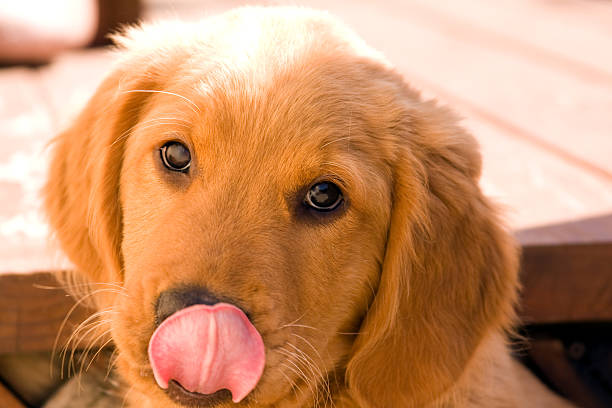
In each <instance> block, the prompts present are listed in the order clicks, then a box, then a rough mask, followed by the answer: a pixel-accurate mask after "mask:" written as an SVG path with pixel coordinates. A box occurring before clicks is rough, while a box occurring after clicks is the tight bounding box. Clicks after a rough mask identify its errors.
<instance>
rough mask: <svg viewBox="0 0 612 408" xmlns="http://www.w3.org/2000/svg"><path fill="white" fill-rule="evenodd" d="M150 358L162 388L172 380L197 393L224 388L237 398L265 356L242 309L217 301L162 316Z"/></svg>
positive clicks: (243, 394) (247, 388)
mask: <svg viewBox="0 0 612 408" xmlns="http://www.w3.org/2000/svg"><path fill="white" fill-rule="evenodd" d="M149 360H150V362H151V367H152V368H153V374H154V375H155V380H156V381H157V384H159V386H160V387H162V388H168V381H170V380H175V381H177V382H178V383H180V384H181V386H182V387H183V388H185V389H186V390H187V391H191V392H197V393H200V394H212V393H214V392H216V391H219V390H221V389H223V388H226V389H228V390H229V391H230V392H231V393H232V400H233V401H234V402H240V401H241V400H242V399H243V398H244V397H246V396H247V395H248V394H249V392H251V390H253V388H255V386H256V385H257V382H258V381H259V378H260V377H261V374H262V372H263V368H264V364H265V354H264V345H263V341H262V339H261V336H260V335H259V333H258V332H257V329H256V328H255V327H254V326H253V325H252V324H251V322H249V319H248V318H247V317H246V315H245V314H244V313H243V312H242V310H240V309H238V308H237V307H235V306H232V305H229V304H227V303H217V304H216V305H214V306H208V305H194V306H190V307H187V308H185V309H182V310H180V311H178V312H176V313H175V314H173V315H172V316H170V317H169V318H167V319H166V320H164V321H163V322H162V324H160V325H159V327H158V328H157V330H155V333H153V336H151V340H150V341H149Z"/></svg>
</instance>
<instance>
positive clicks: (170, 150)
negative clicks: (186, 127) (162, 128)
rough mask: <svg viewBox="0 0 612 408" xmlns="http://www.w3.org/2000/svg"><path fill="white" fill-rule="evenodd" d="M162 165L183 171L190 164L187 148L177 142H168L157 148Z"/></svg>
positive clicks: (189, 154)
mask: <svg viewBox="0 0 612 408" xmlns="http://www.w3.org/2000/svg"><path fill="white" fill-rule="evenodd" d="M159 152H160V154H161V158H162V161H163V162H164V166H166V167H167V168H168V169H170V170H172V171H182V172H185V171H187V169H189V166H190V165H191V153H189V149H187V147H186V146H185V145H184V144H182V143H179V142H168V143H166V144H165V145H163V146H162V147H161V149H159Z"/></svg>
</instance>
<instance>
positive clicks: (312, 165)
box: [113, 59, 391, 404]
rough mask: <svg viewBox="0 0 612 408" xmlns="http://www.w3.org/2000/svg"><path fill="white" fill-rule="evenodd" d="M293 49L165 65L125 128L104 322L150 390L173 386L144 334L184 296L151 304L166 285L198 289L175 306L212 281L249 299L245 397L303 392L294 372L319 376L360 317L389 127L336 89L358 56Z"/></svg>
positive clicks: (386, 186)
mask: <svg viewBox="0 0 612 408" xmlns="http://www.w3.org/2000/svg"><path fill="white" fill-rule="evenodd" d="M303 63H304V66H303V67H293V68H292V69H290V70H287V72H284V73H279V74H278V78H277V79H276V81H274V82H271V83H258V82H257V81H256V80H255V81H254V80H249V79H248V78H245V77H246V76H245V75H244V74H239V73H236V72H230V73H229V76H230V77H231V79H232V82H231V85H227V83H219V82H216V81H215V80H214V79H209V78H214V77H215V75H214V74H212V73H210V72H209V73H208V75H204V74H203V75H202V76H201V80H200V82H196V83H194V82H193V81H191V80H188V81H185V80H181V79H177V78H169V79H168V85H167V87H166V88H164V89H161V91H164V93H157V94H155V95H152V96H151V97H150V99H149V102H148V105H147V107H146V110H145V111H144V112H143V115H142V117H141V119H140V120H139V122H138V124H137V125H136V126H135V127H134V129H133V131H132V132H131V134H130V136H129V139H128V140H127V142H126V143H127V144H126V148H125V156H124V162H123V168H122V171H121V178H120V180H121V181H120V185H121V188H120V191H121V197H120V200H121V207H122V212H123V240H122V254H123V261H124V274H125V281H124V287H125V289H126V293H127V294H129V295H128V296H124V297H119V298H118V301H119V303H118V305H117V311H118V314H117V317H116V318H115V321H114V322H113V326H114V331H113V336H114V339H115V341H116V343H117V345H118V346H119V348H120V350H121V351H122V353H121V359H122V361H121V362H120V364H121V366H122V367H123V369H124V370H126V371H128V372H129V373H130V374H129V378H130V379H131V380H132V381H134V383H135V385H136V386H137V387H138V389H140V390H142V391H144V392H145V393H147V394H148V395H155V396H156V397H155V400H157V401H165V400H168V398H167V397H166V396H165V395H164V392H162V391H161V390H160V389H159V388H158V387H157V385H156V384H155V381H154V378H153V376H152V373H151V369H150V366H149V360H148V356H147V346H148V343H149V339H150V338H151V335H152V334H153V332H154V330H155V328H156V324H157V323H159V322H160V321H161V320H163V318H164V317H167V315H169V314H170V313H172V312H175V311H178V307H176V308H175V309H174V310H160V308H164V306H163V305H160V297H162V298H163V299H166V298H168V297H176V299H175V300H173V301H172V302H174V303H176V302H178V303H181V302H182V300H181V299H182V298H184V297H185V296H190V295H186V294H185V292H188V293H193V292H198V291H199V292H200V293H202V297H203V299H200V300H198V299H197V298H196V299H194V300H192V301H187V303H186V304H182V306H189V305H190V304H192V303H196V302H199V301H201V302H205V301H206V299H204V298H206V297H210V298H211V299H212V300H210V303H214V301H215V300H218V301H223V302H225V303H230V304H233V305H235V306H237V307H239V308H240V309H242V310H243V311H244V312H245V313H246V315H247V316H248V317H249V318H250V320H251V322H252V323H253V325H254V326H255V327H256V329H257V330H258V331H259V333H260V334H261V336H262V338H263V342H264V345H265V355H266V362H265V370H264V373H263V376H262V378H261V380H260V381H259V384H258V386H257V388H256V389H255V391H254V392H253V393H252V395H251V396H250V397H249V398H250V400H252V401H257V402H259V403H261V404H272V403H275V402H277V401H279V400H285V401H288V400H291V399H294V398H303V391H302V394H300V393H299V392H297V391H294V390H293V389H292V387H293V388H295V387H297V388H305V389H306V391H307V393H308V392H309V391H308V386H309V385H310V386H311V387H317V388H318V385H317V383H318V382H320V381H327V380H329V379H328V378H326V377H327V373H329V375H333V374H332V373H331V372H333V370H334V367H338V366H340V365H341V362H342V360H343V359H346V357H347V355H348V352H349V349H350V346H351V344H352V342H353V340H354V337H355V334H356V332H357V331H358V330H359V325H360V322H361V319H362V317H363V315H364V314H365V311H366V309H367V307H368V305H369V304H370V302H371V299H372V296H373V293H374V288H375V287H376V286H377V283H378V277H379V274H380V265H381V262H382V259H383V256H384V248H385V241H386V240H385V236H386V233H387V229H388V222H389V215H390V209H391V175H390V170H389V168H388V165H386V164H385V162H384V160H385V159H388V157H385V155H387V154H389V152H385V151H384V147H382V148H381V149H380V150H379V151H375V152H372V151H371V146H373V145H376V144H378V142H379V141H377V140H375V139H374V136H372V135H378V136H377V137H379V138H380V137H384V134H385V129H382V128H376V127H375V126H374V127H373V126H370V125H368V123H367V122H366V121H367V118H368V117H371V116H373V115H375V112H367V113H366V112H362V110H363V107H362V106H360V105H361V104H363V102H362V101H359V100H355V98H354V96H353V95H351V94H347V93H346V90H347V89H350V88H352V87H358V86H359V85H358V81H357V79H358V78H355V76H357V77H360V76H365V75H366V73H365V72H360V71H362V68H358V67H357V68H356V67H350V65H351V63H353V64H357V61H356V60H355V61H341V60H337V61H334V60H333V59H329V60H327V61H326V63H327V64H331V66H335V67H336V69H337V70H338V72H340V74H334V76H332V75H330V73H329V72H328V73H326V72H325V70H324V69H321V68H320V67H317V66H316V64H317V61H312V60H311V61H309V60H305V61H303ZM326 66H327V67H329V66H330V65H326ZM307 67H308V68H309V69H308V70H307V69H306V68H307ZM345 69H346V70H349V72H350V71H354V73H352V74H348V73H347V72H346V71H344V73H342V72H343V70H345ZM281 76H282V78H281ZM364 79H365V78H364ZM166 92H167V93H166ZM178 95H180V96H178ZM368 97H370V98H374V99H375V98H377V97H379V96H378V95H369V96H368ZM375 103H376V102H375V101H369V102H368V104H369V105H373V104H375ZM383 108H384V107H383V106H379V107H377V110H379V111H380V112H379V113H380V114H382V110H383ZM377 122H378V121H375V122H374V123H377ZM192 297H193V296H192ZM160 314H161V315H163V316H161V318H160ZM186 352H188V351H186ZM332 380H333V379H332ZM332 386H333V385H332ZM306 398H309V397H306ZM175 399H176V398H175ZM217 400H220V399H217ZM168 401H169V400H168ZM226 402H227V401H226ZM220 403H221V404H222V403H223V401H222V400H220Z"/></svg>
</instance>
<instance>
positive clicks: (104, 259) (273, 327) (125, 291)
mask: <svg viewBox="0 0 612 408" xmlns="http://www.w3.org/2000/svg"><path fill="white" fill-rule="evenodd" d="M116 42H117V43H118V45H119V47H120V49H121V55H120V57H119V59H118V63H117V65H116V67H115V69H114V71H113V72H112V73H111V74H110V76H109V77H108V78H107V79H106V80H105V81H104V82H103V83H102V85H101V86H100V88H99V89H98V91H97V92H96V94H95V95H94V96H93V98H92V99H91V101H90V102H89V104H88V105H87V107H86V108H85V109H84V111H83V112H82V113H81V115H80V116H79V117H78V119H77V120H76V122H75V123H74V125H73V126H72V127H71V128H70V129H68V130H67V131H65V132H64V133H62V134H61V135H60V136H59V137H58V138H57V141H56V143H55V150H54V154H53V160H52V164H51V168H50V175H49V180H48V183H47V185H46V209H47V212H48V215H49V220H50V224H51V226H52V228H53V229H54V231H55V233H56V235H57V238H58V240H59V242H60V244H61V246H62V248H63V250H64V251H65V253H66V254H67V255H68V257H69V258H70V259H71V260H72V262H73V263H74V265H75V266H76V269H77V273H78V274H81V275H82V276H84V277H85V278H86V279H87V281H88V282H91V283H95V284H106V285H107V287H109V288H112V289H108V290H104V289H100V287H103V286H98V287H96V286H92V287H93V288H94V290H92V293H90V296H91V298H93V299H94V301H95V306H96V308H97V310H98V311H100V312H101V313H100V316H102V318H101V320H103V321H104V322H109V323H107V324H108V328H109V329H110V332H111V337H112V341H113V344H114V346H115V347H116V349H117V350H118V359H117V362H116V366H117V370H118V372H119V373H120V375H121V376H122V378H123V379H124V380H125V382H126V384H127V386H126V389H128V388H129V389H130V392H129V393H127V395H126V399H127V402H128V404H129V406H131V407H145V408H146V407H156V408H162V407H164V408H165V407H168V408H170V407H184V406H189V407H211V408H213V407H214V408H230V407H279V408H280V407H319V406H335V407H338V408H349V407H363V408H366V407H368V408H370V407H372V408H373V407H380V408H389V407H563V406H569V405H568V404H567V403H565V402H564V401H562V400H561V399H559V398H557V397H556V396H554V395H552V394H550V393H549V392H548V391H547V390H546V389H545V388H544V387H543V386H542V385H541V384H540V383H538V382H537V380H535V379H534V378H532V377H531V376H530V374H528V372H527V371H526V370H524V369H523V368H522V367H521V366H520V365H518V364H517V363H516V362H514V361H513V360H512V358H511V357H510V354H509V350H508V347H507V344H506V343H507V332H508V331H509V330H510V329H511V328H512V326H513V325H514V324H515V323H516V318H515V312H514V306H515V303H516V300H517V287H518V282H517V248H516V244H515V242H514V241H513V240H512V238H511V237H510V235H509V234H508V232H507V231H506V230H505V229H504V228H503V227H502V224H501V223H500V220H499V217H498V214H497V211H496V209H495V207H494V206H493V205H492V204H491V203H490V202H489V201H488V200H487V199H486V198H485V197H484V196H483V194H482V193H481V191H480V189H479V187H478V179H479V176H480V171H481V159H480V155H479V151H478V146H477V143H476V141H475V140H474V138H473V137H472V136H470V135H469V134H467V133H466V132H465V131H464V130H463V129H461V128H460V127H459V126H458V125H457V120H456V119H455V117H454V116H453V115H452V114H451V113H450V112H449V111H448V110H447V109H445V108H443V107H440V106H438V105H437V104H436V103H435V102H434V101H424V100H422V99H421V98H420V96H419V94H418V92H416V91H414V90H412V89H411V88H410V87H409V86H408V85H407V84H406V83H405V82H404V80H403V79H402V77H401V76H400V75H399V74H398V73H397V72H395V71H394V70H393V68H392V66H391V65H390V64H389V63H388V62H387V61H386V60H385V59H384V58H383V57H382V56H381V55H380V54H378V53H377V52H376V51H374V50H372V49H371V48H369V47H368V46H366V45H365V44H364V43H363V42H362V40H360V39H359V38H358V37H357V36H356V35H355V34H354V33H352V32H351V31H350V30H349V29H347V28H346V27H344V26H343V25H341V24H340V23H338V22H337V21H335V20H334V19H332V18H330V17H329V16H328V15H326V14H324V13H320V12H315V11H310V10H305V9H298V8H241V9H238V10H235V11H231V12H228V13H226V14H223V15H221V16H218V17H214V18H211V19H208V20H206V21H204V22H202V23H199V24H185V23H165V24H157V25H150V26H145V27H141V28H133V29H129V30H127V32H126V33H125V34H123V35H121V36H118V37H117V38H116Z"/></svg>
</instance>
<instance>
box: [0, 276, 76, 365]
mask: <svg viewBox="0 0 612 408" xmlns="http://www.w3.org/2000/svg"><path fill="white" fill-rule="evenodd" d="M57 287H58V283H57V282H56V281H55V279H54V278H53V276H52V275H51V274H48V273H33V274H18V275H17V274H15V275H0V353H15V352H27V351H46V350H51V349H52V348H53V344H54V342H55V339H56V336H57V335H58V332H59V329H60V326H61V325H62V322H63V321H64V318H65V317H66V315H67V314H68V312H69V311H70V309H71V308H72V306H74V304H75V302H74V300H73V299H72V298H71V297H70V296H69V295H67V294H66V293H65V292H64V291H63V290H62V289H54V288H57ZM87 316H88V313H87V311H86V310H85V309H83V308H76V309H75V310H74V311H73V313H71V315H70V316H69V319H68V321H67V324H66V325H65V327H64V328H63V330H62V332H61V333H60V336H59V339H58V344H59V345H63V344H64V342H65V341H66V340H67V338H68V336H69V335H70V334H71V333H72V330H73V329H74V327H75V324H78V323H80V322H81V321H83V320H84V319H85V318H86V317H87Z"/></svg>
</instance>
